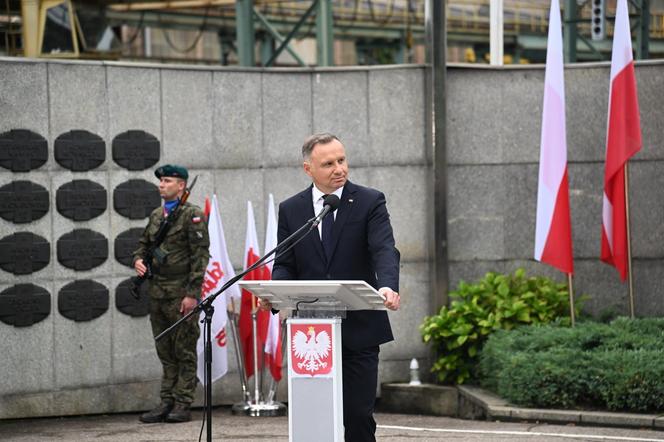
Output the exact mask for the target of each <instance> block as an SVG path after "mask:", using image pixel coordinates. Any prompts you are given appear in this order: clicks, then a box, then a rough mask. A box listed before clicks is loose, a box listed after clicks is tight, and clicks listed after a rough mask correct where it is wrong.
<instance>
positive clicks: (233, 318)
mask: <svg viewBox="0 0 664 442" xmlns="http://www.w3.org/2000/svg"><path fill="white" fill-rule="evenodd" d="M230 306H231V309H230V313H231V314H230V316H229V317H228V320H229V323H230V325H231V331H232V332H233V345H234V346H235V359H236V360H237V367H238V371H239V374H240V386H241V387H242V397H243V398H244V400H245V401H246V402H249V400H250V399H251V395H250V394H249V389H248V388H247V372H246V371H245V367H244V360H243V358H242V356H241V354H242V346H241V345H240V339H239V337H238V336H239V334H238V326H237V317H238V315H237V314H236V313H235V301H234V300H233V299H231V303H230Z"/></svg>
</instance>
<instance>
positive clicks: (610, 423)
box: [457, 385, 664, 430]
mask: <svg viewBox="0 0 664 442" xmlns="http://www.w3.org/2000/svg"><path fill="white" fill-rule="evenodd" d="M457 390H458V391H459V404H460V408H459V413H458V416H459V417H462V418H466V419H477V418H484V419H495V420H503V421H509V420H513V421H524V420H525V421H537V422H550V423H558V424H560V423H570V424H578V425H597V426H604V427H637V428H653V429H657V430H662V429H664V415H654V414H637V413H614V412H608V411H585V410H550V409H541V408H520V407H514V406H512V405H510V404H509V403H507V401H505V400H503V399H501V398H500V397H498V396H496V395H495V394H493V393H491V392H488V391H486V390H483V389H481V388H479V387H474V386H467V385H461V386H458V387H457Z"/></svg>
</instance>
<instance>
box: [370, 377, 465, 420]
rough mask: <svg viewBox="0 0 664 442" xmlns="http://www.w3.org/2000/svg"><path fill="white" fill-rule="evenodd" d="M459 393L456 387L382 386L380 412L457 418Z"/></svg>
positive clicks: (430, 385)
mask: <svg viewBox="0 0 664 442" xmlns="http://www.w3.org/2000/svg"><path fill="white" fill-rule="evenodd" d="M458 396H459V393H458V392H457V389H456V388H455V387H445V386H442V385H433V384H422V385H410V384H382V385H381V397H380V402H379V403H378V408H379V409H380V411H385V412H392V413H406V414H426V415H432V416H456V415H457V410H458V408H459V405H458Z"/></svg>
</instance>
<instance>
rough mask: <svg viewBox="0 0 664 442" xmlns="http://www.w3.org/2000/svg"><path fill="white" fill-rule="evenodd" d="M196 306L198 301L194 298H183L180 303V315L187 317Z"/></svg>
mask: <svg viewBox="0 0 664 442" xmlns="http://www.w3.org/2000/svg"><path fill="white" fill-rule="evenodd" d="M196 304H198V300H197V299H196V298H192V297H190V296H185V297H184V298H182V302H181V303H180V313H182V316H185V315H187V314H188V313H189V312H190V311H192V310H193V309H194V307H196Z"/></svg>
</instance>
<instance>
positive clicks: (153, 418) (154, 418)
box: [138, 401, 173, 424]
mask: <svg viewBox="0 0 664 442" xmlns="http://www.w3.org/2000/svg"><path fill="white" fill-rule="evenodd" d="M172 409H173V402H169V401H161V404H159V406H157V408H155V409H154V410H150V411H148V412H147V413H143V414H141V417H139V418H138V420H140V421H141V422H143V423H144V424H153V423H155V422H162V421H163V420H164V418H165V417H166V416H168V413H170V412H171V410H172Z"/></svg>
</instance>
